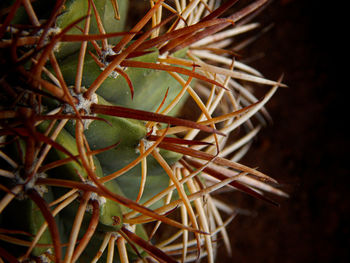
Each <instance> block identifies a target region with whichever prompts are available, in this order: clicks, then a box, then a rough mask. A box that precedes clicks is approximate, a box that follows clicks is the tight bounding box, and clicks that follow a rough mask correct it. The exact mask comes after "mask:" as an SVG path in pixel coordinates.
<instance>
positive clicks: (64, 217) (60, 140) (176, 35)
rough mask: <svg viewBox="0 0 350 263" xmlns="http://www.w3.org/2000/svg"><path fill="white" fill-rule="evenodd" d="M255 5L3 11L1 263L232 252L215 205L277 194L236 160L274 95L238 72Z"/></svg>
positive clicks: (214, 0) (91, 1)
mask: <svg viewBox="0 0 350 263" xmlns="http://www.w3.org/2000/svg"><path fill="white" fill-rule="evenodd" d="M267 2H268V1H267V0H257V1H243V0H242V1H237V0H228V1H219V0H191V1H190V0H172V1H168V0H157V1H156V0H150V1H129V0H66V1H64V0H61V1H60V0H57V1H54V0H49V1H47V0H46V1H44V0H35V1H31V0H6V1H2V2H1V3H0V8H1V9H0V37H1V40H0V62H1V72H0V87H1V90H0V103H1V104H0V261H1V262H123V263H125V262H194V261H198V260H200V259H205V260H206V261H207V262H215V258H216V254H217V250H218V247H225V248H226V253H227V255H228V256H230V255H231V253H232V252H231V245H230V243H229V233H228V232H227V231H226V226H227V225H228V224H229V223H230V222H231V221H232V220H233V219H234V218H235V216H236V215H237V214H239V213H246V211H242V210H240V209H237V208H235V207H233V206H232V205H231V204H227V203H225V202H223V201H222V199H220V194H221V193H225V194H227V192H229V191H241V192H243V193H245V194H248V195H251V196H253V197H255V198H258V199H261V200H262V201H265V202H268V203H270V204H272V205H278V204H277V203H276V202H275V201H274V200H273V199H271V198H270V196H272V195H279V196H282V197H286V196H287V194H286V193H284V192H283V191H281V190H280V189H279V184H278V182H277V181H276V180H275V179H273V178H271V177H269V176H268V175H266V174H265V173H263V172H261V171H259V170H258V169H256V168H251V167H248V166H245V165H243V164H240V163H239V160H240V159H241V158H242V157H243V156H244V154H245V153H246V152H247V151H248V149H249V147H250V146H251V143H252V140H253V139H254V137H255V136H256V135H257V133H258V132H259V130H260V129H261V127H262V126H264V125H265V124H266V123H269V122H270V121H271V118H270V116H269V114H268V112H267V110H266V109H265V108H264V106H265V104H266V103H267V102H268V101H269V100H270V98H271V97H272V96H273V94H274V93H275V92H276V91H277V89H278V88H280V87H282V88H283V87H285V85H284V84H283V83H282V77H281V78H280V79H277V80H270V79H266V78H265V77H264V76H263V74H262V73H260V72H259V71H257V70H255V69H254V68H252V67H250V66H249V65H247V64H246V63H243V62H242V61H240V58H241V55H240V51H241V50H242V49H243V48H245V47H246V46H247V45H249V43H251V42H252V41H254V40H255V39H256V38H257V37H258V36H259V35H260V34H261V32H263V31H264V28H260V27H259V23H258V22H256V21H255V17H256V14H258V13H259V12H260V11H262V10H263V9H264V7H265V6H266V4H267ZM255 88H259V89H263V90H265V92H264V93H265V95H264V96H262V97H256V95H254V89H255ZM266 193H269V194H268V195H266Z"/></svg>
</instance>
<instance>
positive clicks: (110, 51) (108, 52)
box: [100, 45, 126, 79]
mask: <svg viewBox="0 0 350 263" xmlns="http://www.w3.org/2000/svg"><path fill="white" fill-rule="evenodd" d="M119 53H120V52H119ZM119 53H116V52H114V51H113V49H112V46H110V45H108V47H107V49H106V50H103V51H102V54H101V56H100V62H101V63H102V64H103V65H105V66H104V67H101V68H100V69H101V70H102V71H104V70H105V69H106V67H107V66H108V65H109V64H110V62H108V61H107V60H106V58H107V57H108V56H115V55H118V54H119ZM116 68H119V69H121V70H124V71H125V70H126V68H122V67H120V66H116ZM108 76H109V77H111V78H114V79H116V78H117V77H118V76H119V73H118V72H116V71H112V72H111V73H110V74H109V75H108Z"/></svg>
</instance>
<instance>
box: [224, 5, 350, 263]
mask: <svg viewBox="0 0 350 263" xmlns="http://www.w3.org/2000/svg"><path fill="white" fill-rule="evenodd" d="M337 5H338V3H337ZM342 10H344V7H342V6H335V3H331V2H330V1H313V0H311V1H310V0H306V1H305V0H275V1H273V3H272V4H270V5H269V7H268V8H267V9H266V10H265V11H264V12H263V13H262V14H261V15H259V17H258V18H257V19H256V20H258V21H263V23H264V24H266V25H268V24H270V23H274V27H273V28H272V29H271V30H270V31H269V32H267V33H266V34H265V35H264V36H263V37H261V38H260V39H259V40H258V41H256V42H255V43H254V44H253V45H251V46H250V47H249V48H248V49H247V50H245V51H244V52H243V55H244V56H251V57H254V56H255V57H259V56H260V55H261V53H263V54H264V55H265V57H263V58H261V59H256V60H255V61H253V62H252V63H250V64H251V65H253V66H255V67H256V68H257V69H258V70H260V71H261V72H263V73H264V74H265V76H266V77H268V78H271V79H277V78H278V77H279V75H280V74H281V73H284V74H285V78H284V83H286V84H287V85H288V86H289V88H288V89H280V90H279V91H278V92H277V95H275V97H273V98H272V100H271V101H270V103H269V104H268V105H267V109H268V110H269V112H270V114H271V116H272V117H273V120H274V123H273V124H272V125H270V126H268V127H265V128H264V129H263V130H262V132H261V133H260V135H259V136H258V138H257V140H256V141H255V143H254V144H255V145H254V146H255V147H253V148H252V149H251V151H250V152H249V154H248V155H247V156H246V157H245V158H244V159H243V160H242V163H244V164H248V165H250V166H252V167H259V169H260V170H261V171H263V172H266V173H267V174H269V175H271V176H272V177H274V178H276V179H278V180H279V181H280V182H281V184H282V185H283V189H285V190H286V191H287V192H288V193H289V194H290V198H289V199H279V200H278V201H279V202H280V204H281V207H280V208H276V207H273V206H271V205H269V204H265V203H263V202H262V201H259V200H255V199H253V198H250V197H247V196H244V195H243V194H240V193H237V194H234V195H233V196H232V195H231V196H230V197H229V198H230V200H234V201H233V203H234V204H235V205H237V206H239V207H242V208H247V209H250V210H252V211H253V212H254V214H255V216H239V217H238V218H237V219H235V220H234V221H233V222H232V223H231V225H230V226H229V227H228V228H229V233H230V235H231V242H232V247H233V258H232V259H223V258H220V257H219V259H218V262H236V263H241V262H350V257H349V254H350V253H349V249H350V246H349V245H350V238H349V234H350V231H349V230H350V229H349V222H350V220H349V219H350V217H349V212H348V211H349V207H350V205H349V201H348V198H349V197H348V187H349V182H350V180H349V176H350V173H349V168H348V167H349V165H348V159H347V157H349V155H348V156H347V155H346V151H347V150H348V149H349V140H348V132H347V127H346V123H347V121H348V119H349V117H348V116H346V111H345V101H346V100H347V98H346V93H345V91H346V90H347V89H348V88H349V85H348V84H347V85H346V84H345V80H344V79H345V78H346V77H347V75H346V73H345V75H342V73H343V70H341V68H346V64H347V63H348V61H347V60H346V59H345V55H346V53H345V52H344V51H343V49H342V45H343V44H341V43H343V42H344V41H345V40H344V35H346V34H348V32H346V30H343V31H342V30H339V31H337V30H338V29H337V28H341V27H342V24H341V22H342V20H346V15H345V16H344V15H343V11H342ZM340 62H345V64H338V63H340ZM265 91H266V90H265Z"/></svg>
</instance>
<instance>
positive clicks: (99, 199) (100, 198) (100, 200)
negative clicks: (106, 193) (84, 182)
mask: <svg viewBox="0 0 350 263" xmlns="http://www.w3.org/2000/svg"><path fill="white" fill-rule="evenodd" d="M90 200H95V201H97V202H98V205H99V206H100V207H102V206H103V205H104V204H105V203H106V202H107V199H106V198H104V197H103V196H99V195H98V194H96V193H92V194H91V196H90ZM92 209H93V207H92V205H90V204H88V205H87V207H86V211H87V212H89V213H92Z"/></svg>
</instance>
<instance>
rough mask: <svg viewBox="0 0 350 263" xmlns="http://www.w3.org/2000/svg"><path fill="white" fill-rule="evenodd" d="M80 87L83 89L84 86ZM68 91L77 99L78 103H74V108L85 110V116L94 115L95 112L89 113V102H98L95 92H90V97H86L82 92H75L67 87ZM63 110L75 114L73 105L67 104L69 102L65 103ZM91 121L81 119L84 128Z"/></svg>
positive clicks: (86, 127) (87, 126)
mask: <svg viewBox="0 0 350 263" xmlns="http://www.w3.org/2000/svg"><path fill="white" fill-rule="evenodd" d="M82 89H83V90H85V88H84V87H82ZM69 91H70V93H71V95H72V96H73V97H75V98H76V99H77V100H78V104H76V105H75V108H76V109H77V110H78V111H79V110H81V109H83V110H84V111H85V113H86V114H87V116H96V115H95V114H91V110H90V107H91V104H97V103H98V97H97V95H96V94H95V93H94V94H92V96H91V98H90V99H86V98H85V97H84V96H83V93H79V94H76V93H75V92H74V90H73V89H69ZM64 112H65V113H71V114H75V111H74V109H73V107H72V106H71V105H69V104H66V106H65V109H64ZM92 122H93V120H90V119H85V120H83V123H84V129H85V130H87V129H88V128H89V125H90V124H91V123H92Z"/></svg>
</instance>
